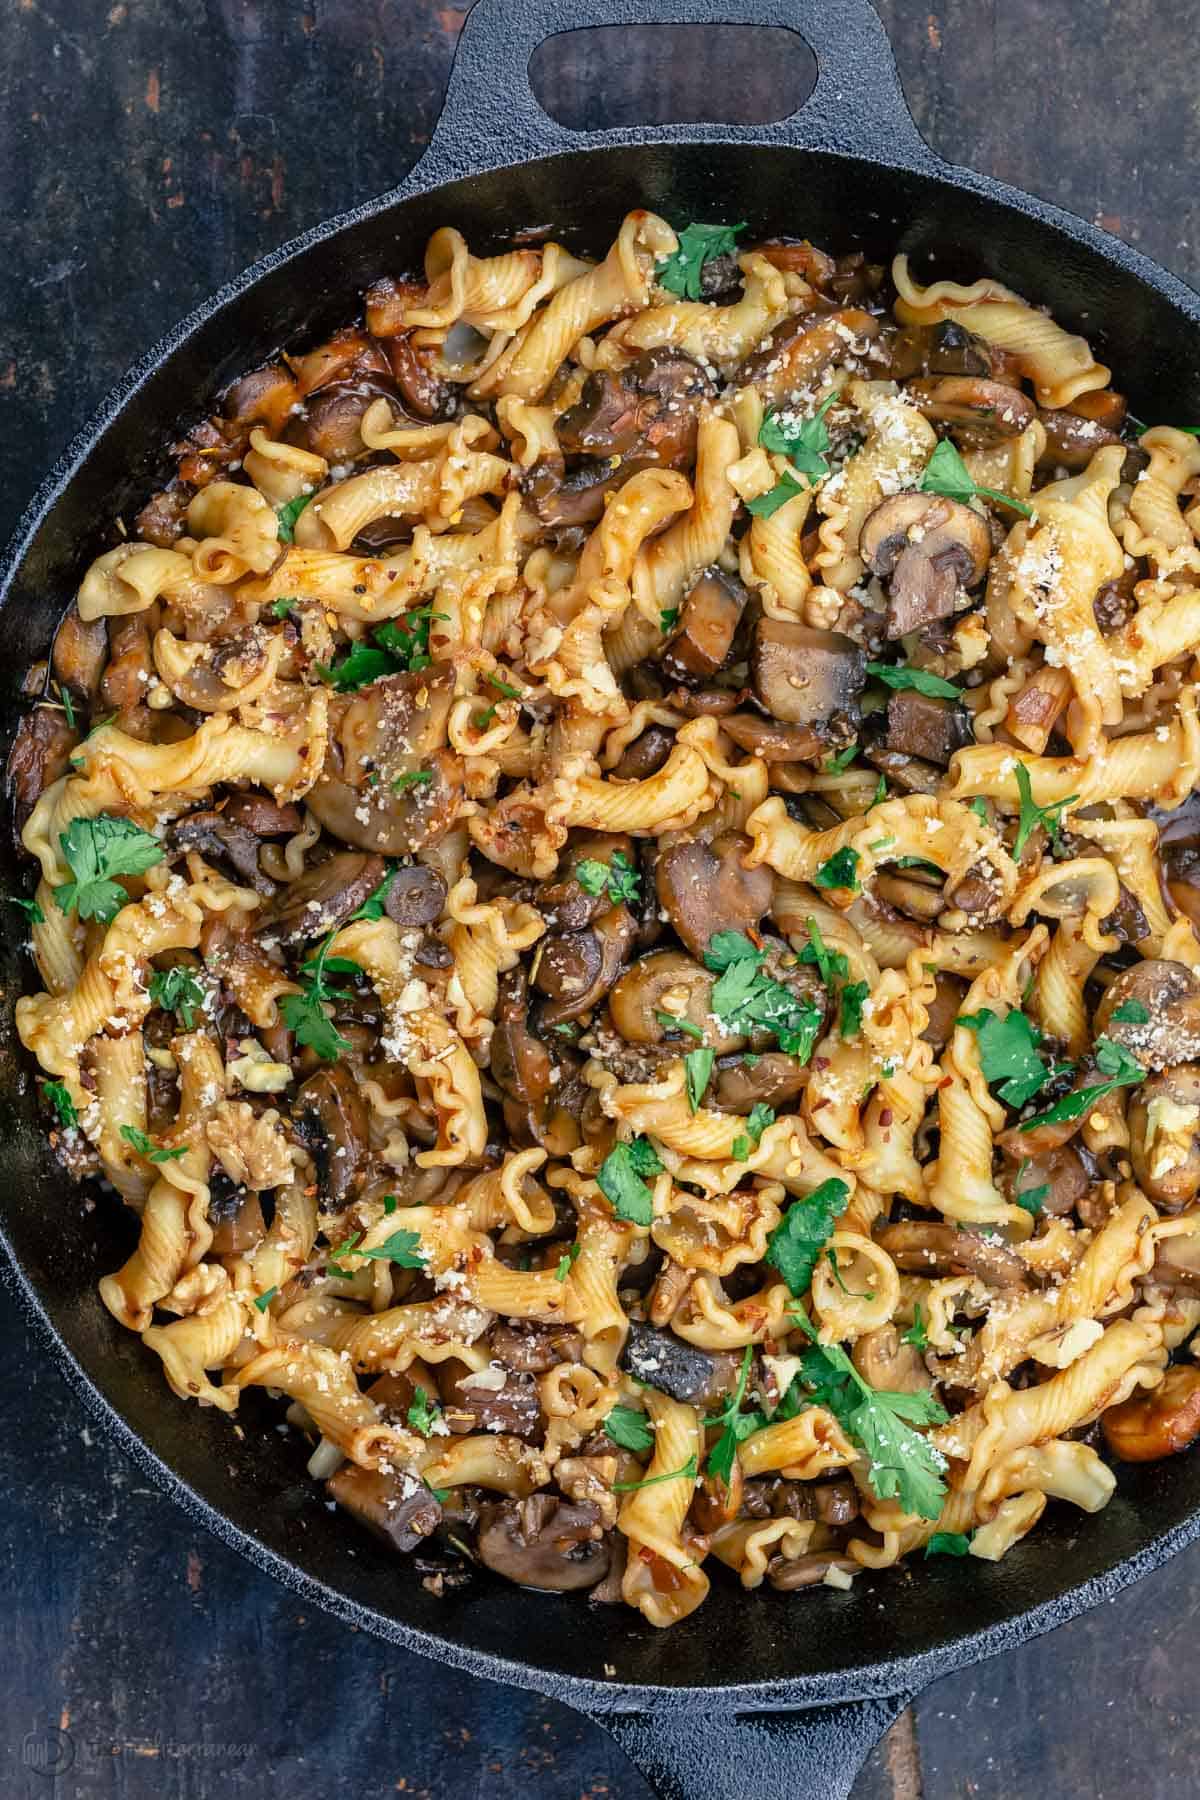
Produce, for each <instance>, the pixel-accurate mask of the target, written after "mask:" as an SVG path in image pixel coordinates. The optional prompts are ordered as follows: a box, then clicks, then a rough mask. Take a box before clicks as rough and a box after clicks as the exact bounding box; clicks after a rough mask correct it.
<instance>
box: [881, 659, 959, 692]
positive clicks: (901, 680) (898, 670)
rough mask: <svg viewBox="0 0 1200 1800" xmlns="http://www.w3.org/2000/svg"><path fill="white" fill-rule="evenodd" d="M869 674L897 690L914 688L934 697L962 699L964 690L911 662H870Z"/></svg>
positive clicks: (885, 685)
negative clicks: (918, 667) (914, 665)
mask: <svg viewBox="0 0 1200 1800" xmlns="http://www.w3.org/2000/svg"><path fill="white" fill-rule="evenodd" d="M867 674H868V675H873V676H874V678H875V680H876V681H882V683H883V685H884V687H890V688H895V689H897V690H903V689H904V688H914V689H915V690H916V692H917V693H918V694H926V695H929V696H931V697H932V698H933V699H941V700H961V699H962V690H961V689H960V688H956V687H955V685H954V683H953V682H952V681H943V680H942V678H941V676H940V675H931V674H930V673H929V671H928V670H927V669H914V668H913V667H912V666H911V664H909V663H881V662H869V663H868V664H867Z"/></svg>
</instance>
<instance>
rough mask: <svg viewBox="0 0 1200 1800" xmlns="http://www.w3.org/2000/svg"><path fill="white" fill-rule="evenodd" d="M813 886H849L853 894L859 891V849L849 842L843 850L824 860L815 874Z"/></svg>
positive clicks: (836, 851)
mask: <svg viewBox="0 0 1200 1800" xmlns="http://www.w3.org/2000/svg"><path fill="white" fill-rule="evenodd" d="M813 886H814V887H819V888H849V890H850V892H851V893H852V894H857V892H858V851H857V850H852V849H851V848H850V846H849V845H848V844H847V845H846V846H845V847H844V848H843V849H841V850H835V851H834V853H833V855H832V856H831V857H829V858H828V860H827V861H825V862H823V863H822V864H821V866H820V867H819V868H818V869H817V870H816V872H815V874H814V875H813Z"/></svg>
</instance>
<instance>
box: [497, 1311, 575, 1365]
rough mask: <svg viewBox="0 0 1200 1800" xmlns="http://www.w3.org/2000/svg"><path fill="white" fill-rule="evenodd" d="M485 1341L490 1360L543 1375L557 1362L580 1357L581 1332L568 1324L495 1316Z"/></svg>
mask: <svg viewBox="0 0 1200 1800" xmlns="http://www.w3.org/2000/svg"><path fill="white" fill-rule="evenodd" d="M487 1341H488V1350H489V1351H490V1353H491V1356H492V1360H493V1361H494V1362H498V1363H503V1364H504V1367H505V1368H506V1369H517V1370H520V1371H521V1372H523V1373H524V1374H528V1375H544V1374H545V1373H546V1372H547V1370H548V1369H553V1368H555V1367H556V1366H557V1365H558V1364H559V1363H564V1362H570V1363H577V1362H582V1361H583V1337H582V1334H581V1333H580V1332H578V1331H575V1330H574V1329H573V1328H572V1327H571V1326H569V1325H549V1324H539V1323H537V1322H536V1321H535V1320H533V1319H499V1320H497V1322H496V1324H495V1325H493V1326H492V1328H491V1331H490V1332H489V1333H488V1340H487Z"/></svg>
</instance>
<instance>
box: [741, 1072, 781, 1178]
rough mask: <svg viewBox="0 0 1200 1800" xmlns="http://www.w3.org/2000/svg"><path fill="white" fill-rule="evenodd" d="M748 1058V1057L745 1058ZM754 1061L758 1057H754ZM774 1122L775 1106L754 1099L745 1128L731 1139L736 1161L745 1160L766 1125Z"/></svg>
mask: <svg viewBox="0 0 1200 1800" xmlns="http://www.w3.org/2000/svg"><path fill="white" fill-rule="evenodd" d="M747 1060H749V1059H747ZM754 1060H755V1061H756V1062H757V1061H758V1058H757V1057H755V1059H754ZM774 1123H775V1108H774V1107H773V1106H767V1105H766V1104H765V1102H764V1101H762V1100H756V1101H755V1102H754V1105H753V1106H752V1107H751V1108H750V1112H749V1114H748V1116H747V1119H746V1129H745V1131H744V1132H740V1133H739V1134H738V1136H737V1137H735V1138H734V1140H733V1155H734V1156H735V1157H736V1158H737V1160H738V1162H745V1160H746V1158H747V1157H748V1156H749V1154H750V1151H751V1148H757V1145H758V1141H759V1139H760V1138H761V1137H762V1134H763V1132H764V1131H765V1130H766V1129H767V1126H768V1125H773V1124H774Z"/></svg>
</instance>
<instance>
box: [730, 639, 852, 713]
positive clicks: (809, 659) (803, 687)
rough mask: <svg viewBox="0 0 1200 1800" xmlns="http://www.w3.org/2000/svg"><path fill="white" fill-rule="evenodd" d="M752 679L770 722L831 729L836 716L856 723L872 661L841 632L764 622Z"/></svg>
mask: <svg viewBox="0 0 1200 1800" xmlns="http://www.w3.org/2000/svg"><path fill="white" fill-rule="evenodd" d="M750 678H751V681H752V682H753V684H754V693H755V697H756V699H757V700H758V702H759V704H760V706H761V707H762V708H763V711H764V712H766V713H767V714H769V715H770V717H771V718H773V719H780V720H782V721H783V722H784V723H785V724H787V725H826V724H828V722H829V720H830V719H832V718H833V716H834V714H835V713H840V712H844V713H846V714H847V715H849V716H850V717H851V718H857V716H858V697H859V695H860V694H861V693H862V690H863V686H864V684H865V682H866V678H867V659H866V654H865V652H864V651H863V650H861V649H860V648H859V646H858V645H857V644H856V643H854V642H853V640H852V639H850V638H847V637H841V636H840V635H839V634H838V633H837V632H834V631H814V630H811V629H810V628H809V627H808V626H807V625H794V624H792V623H791V621H790V620H787V619H768V618H762V619H760V620H759V621H758V624H757V625H756V626H755V629H754V643H753V648H752V651H751V658H750Z"/></svg>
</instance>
